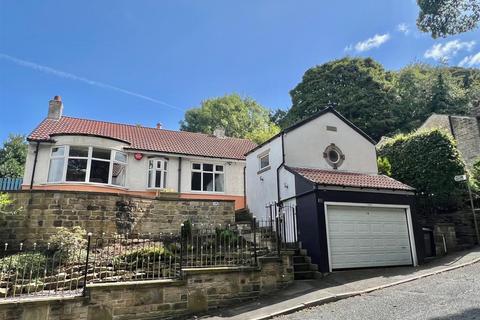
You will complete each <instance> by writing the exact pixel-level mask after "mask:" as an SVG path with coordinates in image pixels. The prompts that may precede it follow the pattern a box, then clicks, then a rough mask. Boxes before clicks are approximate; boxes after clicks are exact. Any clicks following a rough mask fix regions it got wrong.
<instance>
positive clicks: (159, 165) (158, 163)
mask: <svg viewBox="0 0 480 320" xmlns="http://www.w3.org/2000/svg"><path fill="white" fill-rule="evenodd" d="M167 163H168V161H167V160H166V159H151V160H149V161H148V187H149V188H157V189H165V187H166V182H167V181H166V180H167Z"/></svg>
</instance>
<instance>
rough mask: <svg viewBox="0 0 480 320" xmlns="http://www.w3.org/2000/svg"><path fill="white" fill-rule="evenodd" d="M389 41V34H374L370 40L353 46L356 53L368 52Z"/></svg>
mask: <svg viewBox="0 0 480 320" xmlns="http://www.w3.org/2000/svg"><path fill="white" fill-rule="evenodd" d="M389 39H390V34H388V33H385V34H376V35H374V36H373V37H372V38H369V39H367V40H365V41H360V42H357V44H355V47H354V48H355V50H356V51H357V52H363V51H368V50H370V49H373V48H378V47H380V46H381V45H382V44H384V43H385V42H387V41H388V40H389ZM347 48H351V46H348V47H347Z"/></svg>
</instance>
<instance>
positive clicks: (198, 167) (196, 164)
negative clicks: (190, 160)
mask: <svg viewBox="0 0 480 320" xmlns="http://www.w3.org/2000/svg"><path fill="white" fill-rule="evenodd" d="M193 169H195V170H200V169H201V164H200V163H194V164H193Z"/></svg>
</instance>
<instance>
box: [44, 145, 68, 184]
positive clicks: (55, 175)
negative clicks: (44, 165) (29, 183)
mask: <svg viewBox="0 0 480 320" xmlns="http://www.w3.org/2000/svg"><path fill="white" fill-rule="evenodd" d="M64 166H65V147H53V148H52V153H51V155H50V168H49V170H48V180H47V181H48V182H61V181H62V180H63V168H64Z"/></svg>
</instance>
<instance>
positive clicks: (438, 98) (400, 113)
mask: <svg viewBox="0 0 480 320" xmlns="http://www.w3.org/2000/svg"><path fill="white" fill-rule="evenodd" d="M290 94H291V96H292V108H291V109H290V110H289V111H288V113H287V115H286V116H285V117H284V118H283V119H282V120H280V124H281V125H282V126H283V127H285V126H288V125H291V124H293V123H295V122H297V121H300V120H302V119H304V118H306V117H308V116H310V115H312V114H314V113H315V112H316V111H318V110H321V109H323V108H324V107H326V106H328V105H331V106H334V107H335V108H336V110H338V111H339V112H340V113H342V114H343V115H344V116H345V117H346V118H347V119H349V120H350V121H352V122H353V123H354V124H355V125H357V126H358V127H360V128H361V129H362V130H364V131H365V132H366V133H367V134H369V135H370V136H371V137H372V138H374V139H377V140H378V139H379V138H380V137H381V136H383V135H394V134H397V133H407V132H410V131H411V130H413V129H416V128H418V127H419V126H420V125H421V124H422V123H423V122H424V121H425V120H426V119H427V118H428V117H429V116H430V115H431V114H432V113H444V114H455V115H466V114H469V113H470V112H471V110H472V109H473V106H474V105H477V104H479V103H480V70H477V69H465V68H460V67H446V66H439V67H432V66H429V65H425V64H419V63H417V64H412V65H409V66H406V67H405V68H403V69H400V70H398V71H388V70H385V69H383V67H382V66H381V65H380V64H378V63H377V62H374V61H373V60H372V59H370V58H367V59H361V58H355V59H352V58H344V59H340V60H335V61H332V62H328V63H325V64H323V65H321V66H316V67H313V68H311V69H309V70H307V71H306V72H305V75H304V76H303V79H302V82H301V83H299V84H298V85H297V86H296V88H295V89H293V90H292V91H291V93H290Z"/></svg>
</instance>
